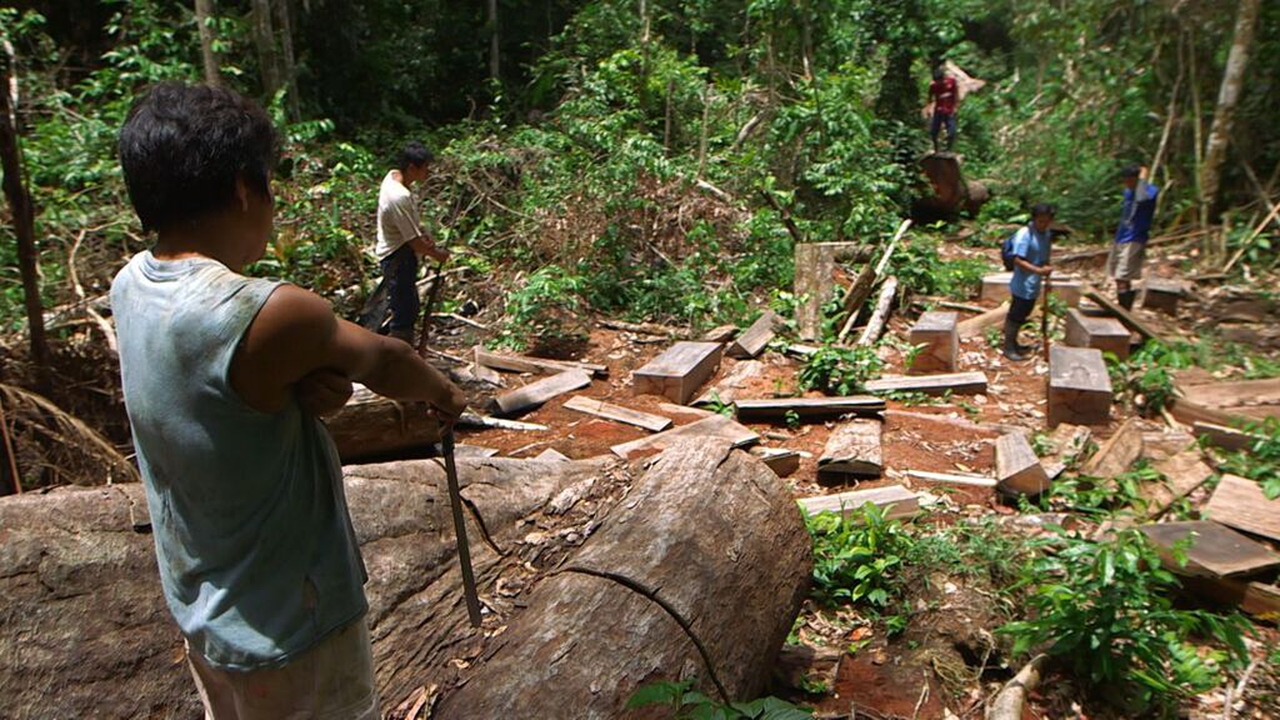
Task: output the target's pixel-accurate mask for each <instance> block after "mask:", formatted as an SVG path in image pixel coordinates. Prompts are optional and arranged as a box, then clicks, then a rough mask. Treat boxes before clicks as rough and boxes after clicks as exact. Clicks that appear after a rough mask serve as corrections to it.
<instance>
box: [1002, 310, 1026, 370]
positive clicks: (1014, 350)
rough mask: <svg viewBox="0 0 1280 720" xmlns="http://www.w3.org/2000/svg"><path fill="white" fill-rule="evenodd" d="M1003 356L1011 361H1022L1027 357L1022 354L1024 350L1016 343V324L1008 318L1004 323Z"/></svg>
mask: <svg viewBox="0 0 1280 720" xmlns="http://www.w3.org/2000/svg"><path fill="white" fill-rule="evenodd" d="M1003 352H1004V356H1005V357H1006V358H1007V359H1009V360H1011V361H1013V362H1022V361H1024V360H1026V359H1027V356H1026V355H1025V354H1023V353H1024V352H1025V350H1023V349H1022V346H1020V345H1018V325H1016V324H1014V323H1013V322H1012V321H1010V320H1005V323H1004V351H1003Z"/></svg>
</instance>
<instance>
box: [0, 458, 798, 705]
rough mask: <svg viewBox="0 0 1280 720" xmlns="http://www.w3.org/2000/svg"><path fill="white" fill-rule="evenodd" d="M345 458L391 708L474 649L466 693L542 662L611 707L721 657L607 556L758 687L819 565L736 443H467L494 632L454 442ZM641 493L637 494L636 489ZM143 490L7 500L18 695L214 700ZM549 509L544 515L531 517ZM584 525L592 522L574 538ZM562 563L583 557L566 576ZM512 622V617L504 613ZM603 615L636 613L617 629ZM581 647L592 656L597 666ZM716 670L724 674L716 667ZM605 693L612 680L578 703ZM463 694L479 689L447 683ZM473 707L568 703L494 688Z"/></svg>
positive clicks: (569, 692) (794, 515)
mask: <svg viewBox="0 0 1280 720" xmlns="http://www.w3.org/2000/svg"><path fill="white" fill-rule="evenodd" d="M673 468H674V469H673ZM345 473H346V477H345V486H346V493H347V500H348V506H349V507H350V510H351V516H352V521H353V524H354V526H355V529H356V535H357V537H358V538H359V541H360V543H361V546H362V552H363V555H364V559H365V563H366V565H367V567H368V570H369V582H368V584H367V585H366V586H365V592H366V594H367V596H368V598H369V614H368V616H367V618H366V620H367V622H368V623H369V625H370V627H371V635H372V638H373V651H374V662H375V670H376V679H377V687H378V691H379V694H380V695H381V697H382V698H383V703H384V707H385V708H388V709H390V708H394V707H396V706H397V705H399V704H400V703H401V702H402V701H404V700H405V699H406V698H410V697H413V696H414V695H415V694H417V693H419V691H420V689H421V688H422V687H424V686H427V687H430V686H432V685H439V686H440V687H441V688H443V689H445V690H446V691H449V690H452V689H453V688H456V687H457V686H458V684H459V682H460V680H462V678H461V677H460V676H461V675H462V673H463V672H464V671H462V670H460V669H459V663H457V659H458V658H466V659H468V661H469V662H470V663H471V667H470V670H469V672H470V673H472V675H473V677H469V678H466V680H468V682H467V683H466V689H465V690H464V691H456V692H457V694H462V693H474V692H481V693H485V694H487V695H489V696H490V698H492V700H491V701H492V702H503V701H504V700H505V699H507V698H508V697H514V696H515V695H516V694H517V690H516V687H517V686H520V685H521V683H524V685H523V689H522V690H521V691H520V692H521V693H522V694H521V698H522V700H521V702H525V703H530V704H529V705H526V707H529V708H534V707H537V708H540V709H542V710H545V709H546V708H549V707H552V705H551V703H557V705H556V707H562V706H560V705H558V703H560V702H562V701H564V699H565V698H567V697H572V698H575V700H574V703H575V704H574V705H571V707H574V708H575V711H577V709H578V708H579V707H581V708H588V707H592V708H605V707H607V708H608V709H605V710H601V711H599V712H598V713H597V714H596V715H595V716H598V717H615V716H619V715H621V708H622V704H623V703H624V702H625V701H626V698H627V697H628V695H629V694H630V692H631V691H632V690H634V688H635V686H636V685H638V684H640V683H643V682H647V681H649V680H652V679H654V678H655V677H656V676H655V675H654V672H653V669H654V668H662V669H666V670H669V671H670V672H672V673H678V672H680V671H681V670H682V669H686V668H688V669H691V670H694V671H696V673H697V675H698V676H699V677H702V678H708V677H710V675H709V673H708V672H707V671H706V667H705V664H704V663H702V661H701V658H700V656H699V655H698V654H697V652H696V651H695V650H694V648H693V645H692V644H691V642H689V641H688V637H689V636H688V635H685V634H684V632H683V631H682V630H681V629H680V627H679V625H678V624H677V623H676V622H675V621H673V620H672V619H671V618H670V616H669V615H667V614H666V613H665V612H664V611H663V610H662V609H661V608H660V607H659V606H658V605H655V604H654V603H653V602H652V601H649V600H647V599H645V598H643V597H642V596H640V595H638V594H637V593H635V592H633V591H632V590H630V589H628V588H626V587H624V586H622V585H620V584H618V583H616V582H613V581H608V580H603V579H600V578H597V577H596V576H593V575H588V574H587V572H588V571H590V570H600V571H603V572H606V573H615V574H617V575H618V576H620V577H627V578H630V579H632V580H634V581H635V582H637V583H639V584H641V585H644V586H646V587H657V588H659V591H658V597H659V598H660V599H661V600H663V601H664V602H666V603H667V604H668V605H670V606H671V607H672V608H674V609H675V610H676V611H677V612H678V613H680V614H681V616H682V617H684V618H687V619H688V620H689V622H690V624H691V627H692V630H693V635H694V636H696V637H698V638H700V639H702V640H704V645H705V646H706V647H707V649H708V650H709V655H710V658H711V665H712V667H713V669H714V671H715V672H716V674H717V677H718V678H719V679H720V680H721V682H722V683H723V684H724V685H725V686H726V688H727V689H728V690H729V691H730V692H731V693H732V694H733V695H734V696H735V697H745V696H748V695H751V694H754V693H755V692H756V691H758V690H759V688H760V683H761V682H762V680H763V678H764V676H765V674H766V672H767V668H768V667H769V666H770V662H771V660H772V657H773V655H774V653H776V652H777V650H778V648H779V647H780V646H781V644H782V642H783V639H784V638H785V636H786V633H787V631H788V629H789V628H790V625H791V622H792V620H793V619H794V617H795V612H796V609H797V608H798V606H799V603H800V600H801V598H802V596H803V594H804V591H805V585H806V583H807V579H808V576H809V572H810V571H809V564H810V560H809V543H808V536H807V533H806V532H805V529H804V525H803V524H802V523H801V521H800V515H799V512H798V511H796V510H795V509H794V506H793V505H792V504H791V501H790V499H789V497H788V495H787V493H786V492H785V490H783V489H782V487H781V485H780V483H779V481H778V480H777V478H776V477H774V475H773V473H772V472H770V471H769V469H768V468H766V467H765V466H764V465H763V464H761V463H759V462H758V461H756V460H754V459H752V458H749V457H747V456H746V455H745V454H744V453H736V452H734V453H730V452H729V451H728V450H727V447H726V446H724V445H718V446H714V447H712V446H709V445H708V444H707V443H699V444H697V446H696V447H694V446H687V447H686V448H685V449H683V450H682V451H681V454H679V455H677V456H675V457H674V458H672V457H671V456H669V457H668V458H664V459H663V460H661V461H659V463H658V466H657V467H655V468H654V470H653V471H651V472H650V473H649V474H648V475H647V476H646V477H645V478H644V480H643V481H637V482H636V483H634V485H633V483H632V481H631V470H630V469H629V468H628V467H627V466H625V465H622V464H620V463H616V462H612V463H611V462H608V461H604V462H602V461H577V462H546V461H538V460H511V459H504V458H489V459H483V460H466V459H459V461H458V473H459V479H460V480H461V484H462V495H463V497H464V499H465V500H466V501H467V506H468V507H467V510H468V512H467V515H468V526H469V527H468V533H469V534H470V537H471V538H472V543H471V551H472V561H473V564H474V566H475V572H476V578H477V583H478V587H479V590H480V596H481V598H482V599H483V600H484V605H485V606H486V607H487V608H488V611H487V612H486V621H485V625H486V629H487V630H489V631H490V632H489V633H479V632H476V631H474V630H472V629H471V627H470V625H469V623H468V619H467V613H466V608H465V604H464V603H463V595H462V585H461V577H460V573H459V572H458V568H457V561H456V554H455V545H454V538H453V530H452V522H451V519H450V514H449V505H448V496H447V492H446V490H445V478H444V472H443V469H442V468H441V466H440V464H439V463H438V462H436V461H431V460H418V461H408V462H395V463H385V464H381V465H364V466H358V467H348V468H346V469H345ZM628 486H630V487H631V489H630V492H629V493H627V492H626V490H625V489H626V487H628ZM624 495H626V496H627V497H630V498H632V499H634V500H639V501H637V502H629V503H627V504H626V505H625V506H624V505H617V504H616V503H617V498H619V497H622V496H624ZM145 507H146V505H145V498H144V496H143V491H142V487H141V486H140V485H138V484H135V483H130V484H119V485H114V486H111V487H99V488H63V489H57V490H54V491H52V492H49V493H45V494H26V495H21V496H16V497H12V498H5V499H4V500H3V501H0V527H3V528H4V533H5V542H4V543H3V545H2V546H0V602H2V603H3V605H4V607H5V610H6V621H5V622H4V623H2V624H0V697H4V698H5V714H6V716H10V715H11V716H14V717H45V716H47V715H48V710H49V707H50V706H49V703H50V698H56V699H57V700H56V701H57V706H58V710H59V714H60V715H65V716H66V717H94V718H132V717H138V716H140V715H141V716H148V717H197V716H199V714H200V700H199V697H198V696H197V694H196V691H195V687H194V685H193V683H192V682H191V678H190V675H189V673H188V671H187V669H186V667H185V663H184V662H183V661H182V657H183V647H182V638H181V636H180V635H179V633H178V632H177V628H176V627H175V625H174V624H173V621H172V620H171V618H170V617H169V614H168V611H167V609H166V607H165V604H164V601H163V599H162V597H161V593H160V584H159V582H158V577H157V573H156V568H155V562H156V561H155V554H154V544H153V540H152V538H151V537H149V536H148V535H146V534H143V533H140V532H138V531H137V530H135V528H139V527H145V526H146V521H145ZM534 527H537V528H539V529H542V530H543V532H541V533H532V534H531V533H530V529H531V528H534ZM571 530H572V531H573V532H570V531H571ZM593 530H594V534H593V532H592V531H593ZM583 536H590V537H589V539H588V540H587V542H586V546H585V548H584V549H583V550H582V551H581V552H579V553H578V555H577V556H576V557H574V555H573V553H574V552H575V548H576V546H577V545H578V544H581V542H582V539H581V538H582V537H583ZM575 537H576V539H575ZM671 539H674V540H676V542H667V541H668V540H671ZM726 548H732V550H733V555H732V556H730V555H728V554H726V552H725V549H726ZM566 557H567V558H568V561H567V562H563V563H562V561H563V560H564V559H565V558H566ZM550 568H563V569H561V570H560V572H559V574H555V575H552V576H549V577H548V576H546V575H544V573H545V572H546V571H547V570H548V569H550ZM574 588H577V589H578V591H581V592H587V593H595V595H593V597H598V598H599V602H598V603H597V602H594V601H593V602H589V603H582V602H578V601H576V600H573V597H574V594H573V593H574V592H575V590H574ZM562 600H564V601H566V603H567V607H568V610H567V612H570V613H571V615H570V617H574V615H572V613H591V612H596V611H597V608H598V609H599V610H598V613H597V614H596V615H595V616H594V619H592V620H590V621H588V622H589V623H591V624H586V625H582V626H578V627H579V628H580V631H579V630H574V631H567V630H566V631H561V632H559V633H554V632H553V633H549V634H548V635H547V637H551V638H554V640H550V641H548V640H543V641H541V642H539V641H537V640H535V639H534V638H535V636H536V633H533V634H531V633H529V632H528V629H529V628H533V627H537V626H539V625H540V624H541V626H542V627H552V628H562V629H563V628H568V627H572V626H573V625H572V624H571V623H570V621H569V620H568V619H566V616H565V615H561V614H558V613H559V612H560V610H559V607H561V606H560V602H561V601H562ZM526 605H527V606H528V607H527V609H521V608H525V607H526ZM541 613H547V615H546V617H543V618H539V614H541ZM577 617H579V618H581V617H582V616H581V615H577ZM595 623H598V624H595ZM504 625H505V626H507V627H508V630H507V632H506V633H502V634H499V633H496V632H492V631H494V630H496V629H497V628H498V627H501V626H504ZM605 627H615V628H619V629H620V630H619V632H618V635H617V636H614V637H610V636H609V635H606V634H605V630H604V628H605ZM490 636H492V637H490ZM618 637H621V638H622V639H621V640H619V639H618ZM593 641H594V642H593ZM547 642H558V643H564V644H566V645H568V644H574V645H576V647H575V649H574V650H573V652H572V653H570V654H567V655H565V656H564V657H563V658H562V659H560V660H559V661H558V662H549V661H548V662H544V663H535V664H532V665H528V666H524V665H523V664H522V662H523V661H521V664H520V665H519V666H520V667H522V669H526V670H528V672H527V673H526V674H524V675H520V674H518V673H507V672H505V671H504V670H502V669H501V668H503V667H505V664H509V663H510V660H508V658H509V657H510V654H513V653H531V654H535V655H537V656H539V657H543V658H550V657H552V654H551V653H552V650H551V649H550V648H549V647H548V646H547V645H546V643H547ZM615 643H619V644H615ZM590 647H596V648H598V652H597V653H596V654H592V653H590V652H588V651H587V650H588V648H590ZM482 658H483V659H482ZM491 666H492V667H491ZM570 668H589V669H590V671H591V672H590V677H587V676H586V675H583V674H580V673H572V672H570ZM601 668H610V669H611V670H612V671H613V672H615V673H616V675H615V677H622V675H624V674H627V673H631V675H630V677H631V678H632V681H631V682H630V683H629V684H627V683H623V682H621V681H619V682H617V683H616V684H613V683H611V684H598V683H596V682H593V680H594V679H595V678H596V676H597V675H596V674H597V673H598V672H600V669H601ZM639 668H643V669H644V670H643V671H640V670H639ZM543 672H546V673H561V674H559V675H557V676H556V678H555V680H554V681H553V682H547V683H542V684H540V688H539V687H538V683H533V684H532V686H531V685H530V684H529V683H528V681H529V678H530V677H532V676H536V675H537V674H538V673H543ZM571 676H572V677H574V678H580V679H581V684H580V686H579V685H575V684H573V683H574V682H577V681H576V680H573V681H571V679H570V678H571ZM491 677H494V678H501V680H496V679H495V680H491V679H488V678H491ZM500 682H502V683H511V684H510V685H500V684H499V683H500ZM703 687H704V689H707V690H709V691H711V692H715V691H714V688H713V686H712V685H711V684H706V685H704V686H703ZM499 688H509V689H502V690H499ZM596 691H598V692H596ZM587 696H590V697H591V698H592V699H591V700H585V699H584V700H582V703H581V705H578V704H576V703H577V702H578V700H577V698H579V697H581V698H586V697H587ZM535 703H536V705H535ZM450 707H461V708H469V709H473V708H478V707H480V706H479V705H475V703H474V702H473V701H471V700H469V699H466V698H465V697H464V698H462V699H460V702H457V703H455V701H454V700H453V699H452V698H450V697H446V699H445V708H450ZM464 714H465V713H464ZM458 716H460V715H458V714H441V713H438V714H437V717H458ZM465 716H467V717H557V716H559V715H558V714H557V713H556V712H553V711H548V712H539V711H534V710H530V711H529V712H528V713H523V712H516V713H514V714H504V713H501V712H496V713H494V714H488V713H486V712H482V711H480V710H476V712H475V714H465ZM575 716H577V717H588V716H590V715H589V714H588V712H587V711H585V710H584V711H583V712H582V714H580V715H575Z"/></svg>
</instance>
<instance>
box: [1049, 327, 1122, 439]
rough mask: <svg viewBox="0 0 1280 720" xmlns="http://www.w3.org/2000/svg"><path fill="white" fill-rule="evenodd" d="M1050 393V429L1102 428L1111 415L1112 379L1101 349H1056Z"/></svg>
mask: <svg viewBox="0 0 1280 720" xmlns="http://www.w3.org/2000/svg"><path fill="white" fill-rule="evenodd" d="M1048 392H1049V418H1048V419H1049V427H1056V426H1057V425H1058V424H1059V423H1064V422H1069V423H1072V424H1074V425H1102V424H1105V423H1106V422H1107V419H1108V418H1109V417H1110V416H1111V401H1112V396H1111V377H1110V376H1109V375H1108V374H1107V365H1106V363H1105V362H1103V360H1102V352H1101V351H1099V350H1094V349H1093V348H1073V347H1067V346H1065V345H1054V346H1052V347H1051V348H1050V349H1049V388H1048Z"/></svg>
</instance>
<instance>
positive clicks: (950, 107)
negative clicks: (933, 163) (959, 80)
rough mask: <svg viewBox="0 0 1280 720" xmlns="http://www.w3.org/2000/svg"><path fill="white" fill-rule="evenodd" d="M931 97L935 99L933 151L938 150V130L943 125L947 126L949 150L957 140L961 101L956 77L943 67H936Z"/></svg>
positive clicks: (930, 124) (931, 123)
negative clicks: (959, 104)
mask: <svg viewBox="0 0 1280 720" xmlns="http://www.w3.org/2000/svg"><path fill="white" fill-rule="evenodd" d="M929 97H930V98H932V100H933V119H932V120H930V121H929V137H931V138H933V151H934V152H938V132H939V131H940V130H942V126H943V125H946V127H947V150H951V145H952V143H954V142H955V140H956V105H957V104H958V103H959V101H960V93H959V89H958V88H957V86H956V79H955V78H953V77H951V76H950V75H948V74H946V72H944V71H943V69H942V68H940V67H937V68H934V69H933V83H932V84H931V85H929Z"/></svg>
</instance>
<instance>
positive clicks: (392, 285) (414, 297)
mask: <svg viewBox="0 0 1280 720" xmlns="http://www.w3.org/2000/svg"><path fill="white" fill-rule="evenodd" d="M382 275H383V277H385V278H386V279H387V297H388V298H389V299H390V302H389V303H388V307H389V308H390V310H391V322H390V323H388V325H387V329H388V330H390V331H395V330H400V331H405V330H408V331H410V332H412V331H413V324H414V322H416V321H417V319H418V306H419V300H418V287H417V282H418V255H417V253H415V252H414V251H413V248H411V247H409V244H408V243H405V244H404V245H401V246H400V247H399V248H398V249H396V251H395V252H393V253H391V254H390V255H388V256H386V257H385V258H383V259H382Z"/></svg>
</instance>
